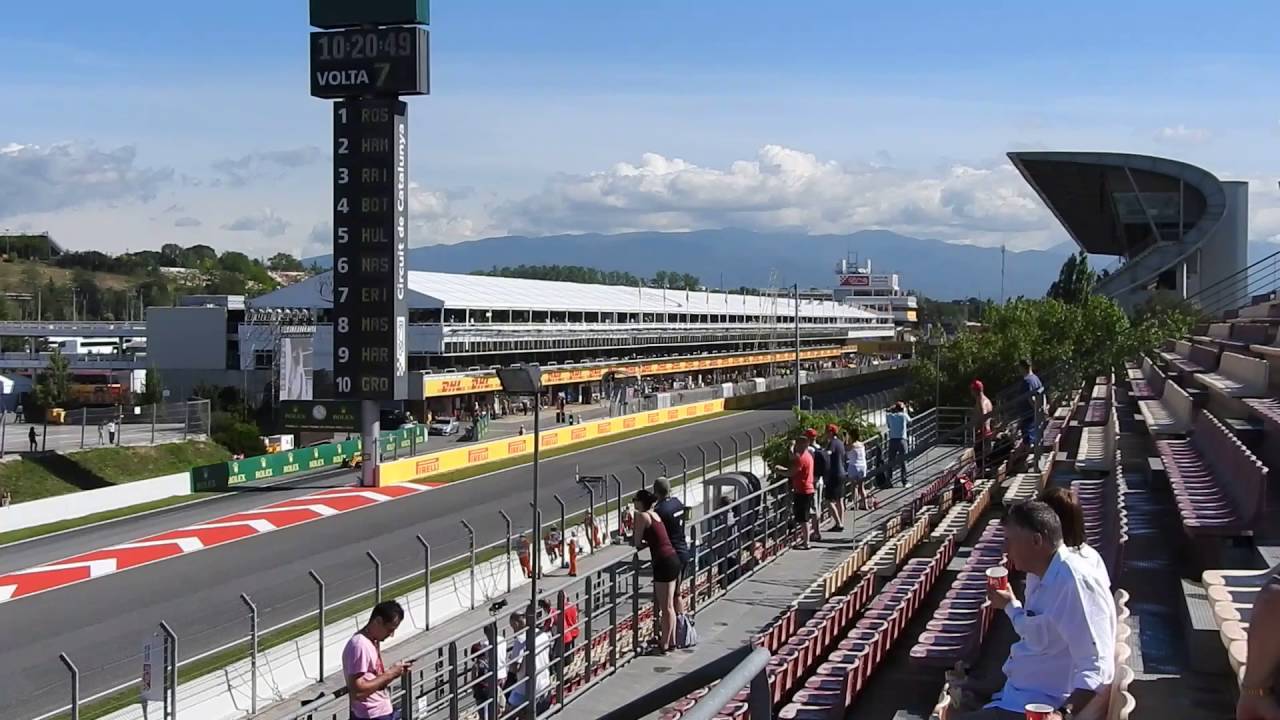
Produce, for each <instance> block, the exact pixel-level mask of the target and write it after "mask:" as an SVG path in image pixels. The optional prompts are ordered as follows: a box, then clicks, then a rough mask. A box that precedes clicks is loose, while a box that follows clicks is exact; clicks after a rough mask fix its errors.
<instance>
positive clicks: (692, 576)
mask: <svg viewBox="0 0 1280 720" xmlns="http://www.w3.org/2000/svg"><path fill="white" fill-rule="evenodd" d="M689 554H690V555H691V556H692V557H691V558H690V561H691V562H692V563H693V572H691V573H689V614H690V615H696V614H698V524H697V523H694V524H693V527H691V528H689ZM676 592H680V589H679V588H676Z"/></svg>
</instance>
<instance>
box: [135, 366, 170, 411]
mask: <svg viewBox="0 0 1280 720" xmlns="http://www.w3.org/2000/svg"><path fill="white" fill-rule="evenodd" d="M163 397H164V385H163V384H162V383H161V381H160V373H158V372H156V369H155V368H147V372H146V374H145V375H144V377H143V379H142V393H141V394H139V395H138V401H139V402H140V403H141V404H143V405H155V404H156V403H158V402H160V400H161V399H162V398H163Z"/></svg>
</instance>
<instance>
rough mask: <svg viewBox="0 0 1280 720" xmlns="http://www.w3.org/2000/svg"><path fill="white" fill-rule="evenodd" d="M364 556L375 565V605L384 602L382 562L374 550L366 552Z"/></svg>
mask: <svg viewBox="0 0 1280 720" xmlns="http://www.w3.org/2000/svg"><path fill="white" fill-rule="evenodd" d="M364 556H365V557H367V558H369V561H370V562H372V563H373V604H374V605H377V604H378V603H380V602H382V561H381V560H379V559H378V556H377V555H374V554H373V551H372V550H365V551H364Z"/></svg>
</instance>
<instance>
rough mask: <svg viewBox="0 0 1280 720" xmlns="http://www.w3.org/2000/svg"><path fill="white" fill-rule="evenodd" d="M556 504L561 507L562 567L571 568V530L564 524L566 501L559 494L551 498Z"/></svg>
mask: <svg viewBox="0 0 1280 720" xmlns="http://www.w3.org/2000/svg"><path fill="white" fill-rule="evenodd" d="M551 497H552V498H553V499H554V500H555V501H556V504H557V505H559V506H560V567H562V568H567V567H569V551H568V548H569V528H567V527H565V524H564V500H562V499H561V498H560V494H559V493H555V494H553V495H552V496H551Z"/></svg>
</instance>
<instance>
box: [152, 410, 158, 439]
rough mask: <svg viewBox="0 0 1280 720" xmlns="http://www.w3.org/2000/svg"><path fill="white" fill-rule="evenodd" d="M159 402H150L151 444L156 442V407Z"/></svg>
mask: <svg viewBox="0 0 1280 720" xmlns="http://www.w3.org/2000/svg"><path fill="white" fill-rule="evenodd" d="M158 405H159V403H151V444H152V445H155V444H156V407H158Z"/></svg>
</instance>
